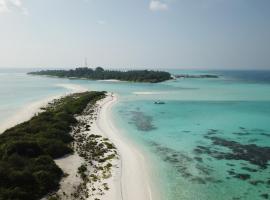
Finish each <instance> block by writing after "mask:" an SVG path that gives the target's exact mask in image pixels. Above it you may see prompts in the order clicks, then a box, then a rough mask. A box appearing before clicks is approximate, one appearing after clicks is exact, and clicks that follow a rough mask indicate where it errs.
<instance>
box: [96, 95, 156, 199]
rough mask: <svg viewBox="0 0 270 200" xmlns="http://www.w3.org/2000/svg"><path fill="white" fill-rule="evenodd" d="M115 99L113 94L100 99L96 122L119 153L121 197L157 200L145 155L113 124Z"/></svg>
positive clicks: (116, 98) (116, 99)
mask: <svg viewBox="0 0 270 200" xmlns="http://www.w3.org/2000/svg"><path fill="white" fill-rule="evenodd" d="M117 101H118V97H117V96H116V95H115V94H112V95H108V96H107V97H106V98H105V99H104V100H103V101H102V104H101V105H100V106H101V110H100V112H99V113H98V118H97V122H96V123H97V126H98V128H99V130H100V131H101V132H103V134H104V135H105V136H106V137H108V138H109V139H110V141H111V142H112V143H113V144H114V145H115V146H116V148H117V150H118V152H119V155H120V162H121V174H120V178H119V180H118V181H119V183H118V184H119V185H120V187H121V188H120V189H121V199H125V200H126V199H127V200H138V199H140V200H158V199H160V195H158V194H157V192H156V190H154V187H153V183H152V179H151V175H150V174H151V173H150V168H149V166H148V165H147V162H146V160H147V158H146V156H144V154H143V152H140V150H139V149H138V148H137V147H136V145H135V144H134V143H133V142H132V141H130V139H128V138H127V137H126V136H125V135H124V134H123V132H122V131H121V130H119V129H118V128H117V127H115V125H114V122H113V120H112V119H113V116H112V107H113V106H114V105H115V104H116V103H117ZM111 199H112V198H111ZM115 200H120V199H119V198H117V199H115Z"/></svg>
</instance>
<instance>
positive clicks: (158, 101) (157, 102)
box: [154, 101, 165, 104]
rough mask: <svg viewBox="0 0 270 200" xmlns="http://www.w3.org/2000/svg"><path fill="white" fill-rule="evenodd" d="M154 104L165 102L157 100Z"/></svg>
mask: <svg viewBox="0 0 270 200" xmlns="http://www.w3.org/2000/svg"><path fill="white" fill-rule="evenodd" d="M154 104H165V102H164V101H155V102H154Z"/></svg>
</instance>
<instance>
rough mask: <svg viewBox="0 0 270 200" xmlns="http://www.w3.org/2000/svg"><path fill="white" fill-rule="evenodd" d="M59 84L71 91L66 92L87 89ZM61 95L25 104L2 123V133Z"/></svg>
mask: <svg viewBox="0 0 270 200" xmlns="http://www.w3.org/2000/svg"><path fill="white" fill-rule="evenodd" d="M58 86H60V87H64V88H66V89H68V90H69V92H67V93H66V94H69V93H72V92H84V91H86V90H87V89H86V88H84V87H82V86H80V85H76V84H59V85H58ZM61 96H63V95H55V96H50V97H47V98H45V99H42V100H40V101H35V102H32V103H30V104H28V105H26V106H24V107H23V108H21V109H20V110H18V111H17V112H16V113H15V114H14V115H12V116H10V117H8V118H7V119H6V120H4V121H3V122H1V123H0V134H1V133H2V132H4V131H5V130H6V129H8V128H11V127H13V126H15V125H16V124H20V123H22V122H25V121H27V120H29V119H30V118H31V117H33V116H34V115H35V114H36V113H38V112H40V111H41V109H40V108H42V107H45V106H46V105H47V104H48V103H49V102H50V101H52V100H54V99H57V98H60V97H61Z"/></svg>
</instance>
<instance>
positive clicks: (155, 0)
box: [149, 0, 169, 11]
mask: <svg viewBox="0 0 270 200" xmlns="http://www.w3.org/2000/svg"><path fill="white" fill-rule="evenodd" d="M168 8H169V7H168V4H166V3H164V2H161V1H159V0H151V1H150V4H149V9H150V10H152V11H164V10H168Z"/></svg>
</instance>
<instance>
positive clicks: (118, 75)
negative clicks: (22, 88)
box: [29, 67, 171, 83]
mask: <svg viewBox="0 0 270 200" xmlns="http://www.w3.org/2000/svg"><path fill="white" fill-rule="evenodd" d="M29 74H34V75H49V76H56V77H62V78H86V79H92V80H108V79H117V80H121V81H133V82H148V83H158V82H162V81H166V80H169V79H171V74H170V73H168V72H163V71H151V70H131V71H117V70H104V69H103V68H101V67H97V68H96V69H91V68H87V67H85V68H76V69H75V70H73V69H72V70H45V71H39V72H30V73H29Z"/></svg>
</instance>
